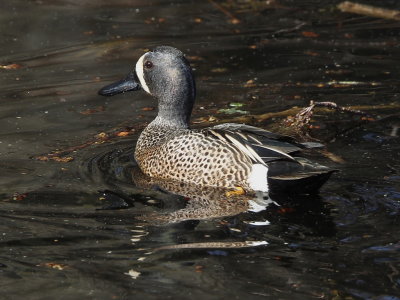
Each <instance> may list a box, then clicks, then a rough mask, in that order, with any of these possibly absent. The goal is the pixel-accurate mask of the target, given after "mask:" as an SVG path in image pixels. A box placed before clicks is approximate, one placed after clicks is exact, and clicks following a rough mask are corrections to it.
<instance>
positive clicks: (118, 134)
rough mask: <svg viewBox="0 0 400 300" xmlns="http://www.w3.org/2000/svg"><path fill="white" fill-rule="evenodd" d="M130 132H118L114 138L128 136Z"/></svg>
mask: <svg viewBox="0 0 400 300" xmlns="http://www.w3.org/2000/svg"><path fill="white" fill-rule="evenodd" d="M129 134H130V132H129V131H120V132H118V133H117V134H116V136H127V135H129Z"/></svg>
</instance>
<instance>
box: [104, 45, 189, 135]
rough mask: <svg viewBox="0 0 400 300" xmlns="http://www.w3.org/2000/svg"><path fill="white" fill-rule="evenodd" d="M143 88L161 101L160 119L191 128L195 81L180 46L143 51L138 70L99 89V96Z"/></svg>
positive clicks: (166, 122)
mask: <svg viewBox="0 0 400 300" xmlns="http://www.w3.org/2000/svg"><path fill="white" fill-rule="evenodd" d="M139 89H143V90H145V91H146V92H147V93H149V94H151V95H152V96H154V97H155V98H157V100H158V108H159V112H158V117H157V120H158V121H159V122H162V123H164V124H165V125H167V124H171V125H173V126H178V127H188V124H189V119H190V114H191V112H192V108H193V104H194V99H195V83H194V79H193V75H192V71H191V68H190V65H189V63H188V61H187V60H186V59H185V57H184V55H183V53H182V52H181V51H179V50H178V49H175V48H173V47H169V46H161V47H157V48H155V49H154V50H153V51H150V52H147V53H145V54H143V55H142V56H141V57H140V58H139V60H138V62H137V63H136V67H135V71H133V72H131V73H130V74H129V75H128V76H127V77H126V78H125V79H123V80H121V81H118V82H116V83H113V84H110V85H108V86H106V87H104V88H102V89H101V90H100V91H99V94H100V95H103V96H113V95H116V94H119V93H123V92H127V91H134V90H139Z"/></svg>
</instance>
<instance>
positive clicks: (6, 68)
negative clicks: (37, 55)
mask: <svg viewBox="0 0 400 300" xmlns="http://www.w3.org/2000/svg"><path fill="white" fill-rule="evenodd" d="M20 68H22V65H19V64H9V65H0V69H4V70H16V69H20Z"/></svg>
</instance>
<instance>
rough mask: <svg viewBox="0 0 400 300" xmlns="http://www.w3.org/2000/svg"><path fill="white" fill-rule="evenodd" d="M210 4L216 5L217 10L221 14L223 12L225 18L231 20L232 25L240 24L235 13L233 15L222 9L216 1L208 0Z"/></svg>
mask: <svg viewBox="0 0 400 300" xmlns="http://www.w3.org/2000/svg"><path fill="white" fill-rule="evenodd" d="M208 2H210V3H211V4H212V5H214V7H215V8H217V9H218V10H219V11H220V12H222V13H223V14H224V15H225V16H227V17H228V18H229V22H231V23H232V24H239V23H240V20H239V19H238V18H237V17H236V16H235V15H234V14H233V13H231V12H230V11H229V10H227V9H226V8H224V7H222V6H221V5H220V4H218V3H217V2H215V1H214V0H208Z"/></svg>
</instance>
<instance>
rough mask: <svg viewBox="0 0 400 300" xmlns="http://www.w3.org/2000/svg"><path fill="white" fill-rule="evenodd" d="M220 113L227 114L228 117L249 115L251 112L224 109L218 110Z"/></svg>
mask: <svg viewBox="0 0 400 300" xmlns="http://www.w3.org/2000/svg"><path fill="white" fill-rule="evenodd" d="M218 112H219V113H223V114H227V115H233V114H242V115H247V114H249V112H248V111H247V110H240V109H236V108H222V109H220V110H218Z"/></svg>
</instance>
